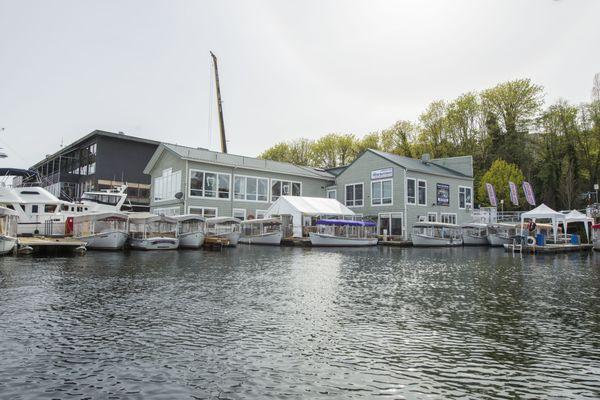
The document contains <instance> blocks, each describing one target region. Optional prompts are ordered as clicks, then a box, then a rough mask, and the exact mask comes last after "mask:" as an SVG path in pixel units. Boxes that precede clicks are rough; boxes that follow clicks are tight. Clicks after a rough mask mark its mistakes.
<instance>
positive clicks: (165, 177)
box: [127, 168, 181, 201]
mask: <svg viewBox="0 0 600 400" xmlns="http://www.w3.org/2000/svg"><path fill="white" fill-rule="evenodd" d="M127 189H128V190H129V188H127ZM153 189H154V201H163V200H173V199H175V194H176V193H177V192H181V171H175V172H173V170H172V169H171V168H167V169H165V170H163V172H162V175H161V176H157V177H156V178H154V188H153Z"/></svg>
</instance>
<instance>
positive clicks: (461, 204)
mask: <svg viewBox="0 0 600 400" xmlns="http://www.w3.org/2000/svg"><path fill="white" fill-rule="evenodd" d="M458 208H461V209H464V208H473V190H472V189H471V188H470V187H466V186H459V187H458Z"/></svg>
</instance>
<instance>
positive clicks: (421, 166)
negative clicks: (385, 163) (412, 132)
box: [368, 149, 472, 178]
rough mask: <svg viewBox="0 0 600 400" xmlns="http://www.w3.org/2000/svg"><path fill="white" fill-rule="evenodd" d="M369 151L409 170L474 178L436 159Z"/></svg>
mask: <svg viewBox="0 0 600 400" xmlns="http://www.w3.org/2000/svg"><path fill="white" fill-rule="evenodd" d="M368 151H371V152H373V153H375V154H377V155H378V156H380V157H383V158H385V159H387V160H389V161H391V162H393V163H394V164H397V165H400V166H402V167H404V168H406V169H407V170H409V171H415V172H423V173H427V174H434V175H443V176H450V177H457V178H472V176H469V175H465V174H463V173H461V172H458V171H456V170H453V169H450V168H446V167H444V166H441V165H439V164H436V163H435V160H430V161H428V162H423V161H422V160H417V159H414V158H410V157H404V156H399V155H397V154H391V153H386V152H384V151H379V150H373V149H369V150H368Z"/></svg>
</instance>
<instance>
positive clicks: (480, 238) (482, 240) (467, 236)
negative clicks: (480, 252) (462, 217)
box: [461, 222, 489, 246]
mask: <svg viewBox="0 0 600 400" xmlns="http://www.w3.org/2000/svg"><path fill="white" fill-rule="evenodd" d="M461 229H462V238H463V244H464V245H466V246H487V245H489V243H488V237H487V236H488V226H487V224H483V223H481V222H470V223H468V224H463V225H461Z"/></svg>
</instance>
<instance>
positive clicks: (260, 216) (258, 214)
mask: <svg viewBox="0 0 600 400" xmlns="http://www.w3.org/2000/svg"><path fill="white" fill-rule="evenodd" d="M266 215H267V210H256V219H263V218H265V216H266Z"/></svg>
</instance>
